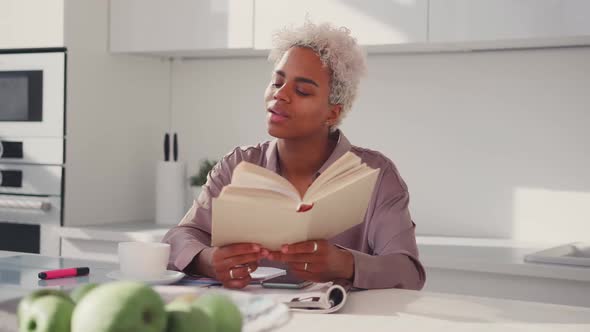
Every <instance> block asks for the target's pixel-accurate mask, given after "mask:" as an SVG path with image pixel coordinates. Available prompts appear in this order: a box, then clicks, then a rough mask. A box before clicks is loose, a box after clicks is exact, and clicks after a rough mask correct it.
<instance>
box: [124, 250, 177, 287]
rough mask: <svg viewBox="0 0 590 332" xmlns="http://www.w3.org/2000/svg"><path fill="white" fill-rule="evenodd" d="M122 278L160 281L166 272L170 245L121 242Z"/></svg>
mask: <svg viewBox="0 0 590 332" xmlns="http://www.w3.org/2000/svg"><path fill="white" fill-rule="evenodd" d="M118 253H119V265H120V269H121V276H123V277H124V278H130V279H144V280H148V279H158V278H161V277H162V276H163V275H164V273H165V272H166V267H167V266H168V259H169V257H170V245H169V244H167V243H158V242H120V243H119V248H118Z"/></svg>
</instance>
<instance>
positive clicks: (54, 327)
mask: <svg viewBox="0 0 590 332" xmlns="http://www.w3.org/2000/svg"><path fill="white" fill-rule="evenodd" d="M73 311H74V303H73V302H72V300H71V299H69V298H64V297H62V296H57V295H45V296H42V297H39V298H37V299H36V300H34V301H33V302H31V304H30V305H29V307H28V308H27V312H26V313H24V314H23V316H22V317H21V319H20V320H19V331H20V332H57V331H59V332H70V322H71V319H72V312H73Z"/></svg>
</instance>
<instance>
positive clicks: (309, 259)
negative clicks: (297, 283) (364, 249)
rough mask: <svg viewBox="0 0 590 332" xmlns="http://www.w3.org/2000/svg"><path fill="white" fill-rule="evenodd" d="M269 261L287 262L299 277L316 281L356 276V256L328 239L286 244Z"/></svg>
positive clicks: (272, 254) (270, 256)
mask: <svg viewBox="0 0 590 332" xmlns="http://www.w3.org/2000/svg"><path fill="white" fill-rule="evenodd" d="M268 259H270V260H275V261H280V262H284V263H287V265H288V266H289V270H290V271H291V272H292V273H293V274H294V275H295V276H297V277H298V278H300V279H303V280H311V281H314V282H328V281H332V280H335V279H348V280H351V279H352V277H353V275H354V257H353V256H352V254H351V253H350V252H348V251H346V250H344V249H340V248H338V247H336V246H334V245H332V244H330V243H328V241H326V240H313V241H305V242H299V243H295V244H289V245H283V246H282V247H281V251H273V252H271V253H270V254H269V255H268Z"/></svg>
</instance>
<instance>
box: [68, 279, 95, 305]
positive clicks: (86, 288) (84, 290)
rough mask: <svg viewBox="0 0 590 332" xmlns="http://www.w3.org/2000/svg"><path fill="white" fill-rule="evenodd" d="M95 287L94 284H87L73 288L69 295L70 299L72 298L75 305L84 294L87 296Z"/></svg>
mask: <svg viewBox="0 0 590 332" xmlns="http://www.w3.org/2000/svg"><path fill="white" fill-rule="evenodd" d="M97 286H98V284H95V283H88V284H84V285H81V286H78V287H76V288H74V290H73V291H72V292H71V293H70V297H71V298H72V300H74V302H75V303H78V302H80V300H82V298H83V297H84V296H86V294H88V292H90V291H91V290H93V289H95V288H96V287H97Z"/></svg>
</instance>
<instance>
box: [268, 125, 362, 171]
mask: <svg viewBox="0 0 590 332" xmlns="http://www.w3.org/2000/svg"><path fill="white" fill-rule="evenodd" d="M332 135H334V137H337V138H336V139H337V140H338V142H337V143H336V147H335V148H334V151H332V154H331V155H330V157H329V158H328V160H326V162H325V163H324V164H323V165H322V167H320V169H319V170H318V172H317V173H316V176H315V177H316V178H317V177H318V176H319V175H320V174H322V172H323V171H325V170H326V168H328V167H330V165H332V164H333V163H334V162H335V161H336V160H338V158H340V157H342V156H343V155H344V154H345V153H346V152H348V151H350V149H351V147H352V145H351V144H350V142H349V141H348V139H347V138H346V136H344V134H343V133H342V131H341V130H340V129H338V130H336V132H334V133H332ZM277 143H278V139H276V138H275V139H274V140H272V141H270V143H269V146H268V150H267V151H266V168H267V169H269V170H271V171H273V172H275V173H279V163H278V156H279V151H278V144H277Z"/></svg>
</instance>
